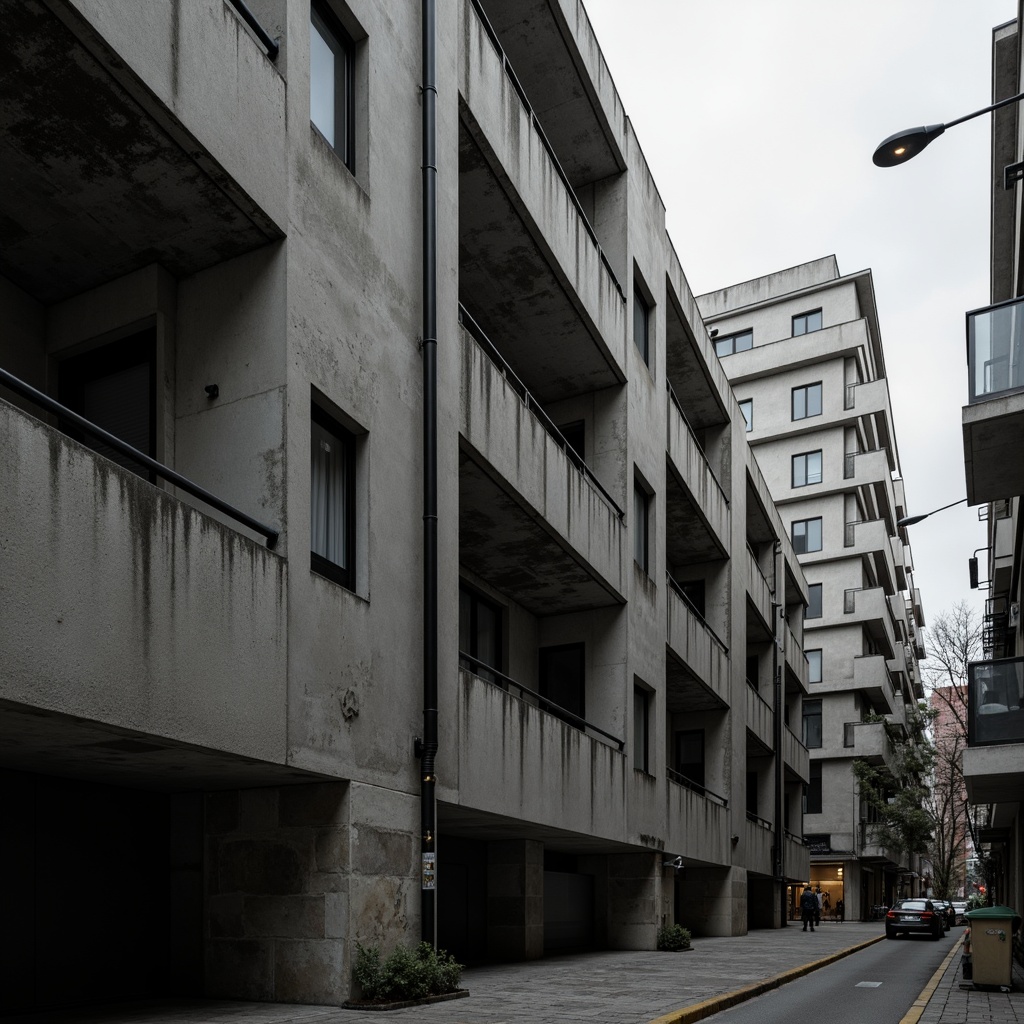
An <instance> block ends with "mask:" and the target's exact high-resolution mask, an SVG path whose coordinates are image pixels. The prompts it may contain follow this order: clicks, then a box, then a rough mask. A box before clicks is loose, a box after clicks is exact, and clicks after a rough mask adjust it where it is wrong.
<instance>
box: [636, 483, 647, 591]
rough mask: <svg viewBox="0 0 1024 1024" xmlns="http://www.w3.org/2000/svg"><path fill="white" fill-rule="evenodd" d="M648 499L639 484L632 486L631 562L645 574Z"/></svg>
mask: <svg viewBox="0 0 1024 1024" xmlns="http://www.w3.org/2000/svg"><path fill="white" fill-rule="evenodd" d="M649 505H650V498H649V497H648V496H647V492H646V491H645V490H644V489H643V487H641V486H640V484H639V483H634V484H633V560H634V561H635V562H636V564H637V565H639V566H640V568H641V569H643V571H644V572H647V568H648V567H647V549H648V543H647V532H648V531H647V513H648V507H649Z"/></svg>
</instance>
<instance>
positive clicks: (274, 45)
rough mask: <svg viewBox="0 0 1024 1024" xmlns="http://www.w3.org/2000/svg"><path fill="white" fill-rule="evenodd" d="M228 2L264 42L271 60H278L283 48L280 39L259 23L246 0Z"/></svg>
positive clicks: (230, 0) (229, 0)
mask: <svg viewBox="0 0 1024 1024" xmlns="http://www.w3.org/2000/svg"><path fill="white" fill-rule="evenodd" d="M228 3H229V4H231V6H232V7H234V9H235V10H236V11H238V14H239V16H240V17H241V19H242V21H244V22H245V23H246V25H248V26H249V28H251V29H252V30H253V32H255V33H256V38H257V39H259V41H260V42H261V43H262V44H263V47H264V49H265V50H266V51H267V56H268V57H269V58H270V59H271V60H277V55H278V53H279V52H280V49H281V45H280V41H279V40H277V39H274V38H272V37H271V35H270V33H269V32H268V31H267V30H266V29H265V28H264V27H263V26H262V25H261V24H260V23H259V20H258V19H257V17H256V15H255V14H253V13H252V11H250V10H249V8H248V7H247V6H246V4H245V2H244V0H228Z"/></svg>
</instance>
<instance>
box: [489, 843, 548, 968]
mask: <svg viewBox="0 0 1024 1024" xmlns="http://www.w3.org/2000/svg"><path fill="white" fill-rule="evenodd" d="M487 954H488V956H489V957H490V958H491V959H494V960H536V959H538V958H539V957H541V956H543V955H544V844H543V843H541V842H538V841H536V840H532V839H510V840H504V841H502V842H495V843H488V844H487Z"/></svg>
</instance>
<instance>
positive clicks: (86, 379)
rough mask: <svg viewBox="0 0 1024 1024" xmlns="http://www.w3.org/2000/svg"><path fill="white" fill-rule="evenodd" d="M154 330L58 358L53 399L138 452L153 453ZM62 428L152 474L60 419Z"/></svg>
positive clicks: (136, 470) (113, 458)
mask: <svg viewBox="0 0 1024 1024" xmlns="http://www.w3.org/2000/svg"><path fill="white" fill-rule="evenodd" d="M155 365H156V332H155V331H154V330H152V329H149V330H145V331H140V332H139V333H138V334H133V335H132V336H131V337H128V338H123V339H122V340H121V341H115V342H112V343H111V344H109V345H104V346H103V347H102V348H95V349H92V351H90V352H84V353H83V354H82V355H79V356H72V357H71V358H70V359H65V360H63V361H62V362H61V363H60V365H59V367H58V398H59V401H60V403H61V404H62V405H66V406H67V407H68V408H69V409H70V410H71V411H72V412H77V413H78V415H79V416H84V417H85V418H86V419H87V420H89V421H91V422H92V423H95V424H96V426H98V427H102V428H103V429H104V430H106V431H107V432H108V433H110V434H113V435H114V436H115V437H117V438H120V440H122V441H124V442H125V443H126V444H130V445H131V446H132V447H133V448H135V449H136V450H137V451H140V452H142V454H143V455H148V456H150V457H151V458H153V457H155V455H156V369H155ZM60 427H61V430H63V431H64V433H66V434H67V435H68V436H69V437H73V438H74V439H75V440H76V441H80V442H81V443H82V444H84V445H85V446H86V447H88V448H91V449H92V450H93V451H94V452H96V453H97V454H99V455H102V456H103V457H104V458H107V459H110V461H111V462H116V463H117V464H118V465H119V466H123V467H124V468H125V469H128V470H131V471H132V472H133V473H138V474H139V476H143V477H145V478H146V479H147V480H150V481H152V480H153V474H151V473H150V472H149V470H147V469H145V468H144V467H143V466H140V465H139V463H137V462H135V461H134V460H133V459H130V458H128V456H126V455H122V454H121V453H120V452H118V451H116V450H115V449H113V448H111V447H110V446H109V445H105V444H104V443H103V442H102V441H100V440H98V439H97V438H95V437H93V436H92V435H91V434H87V433H85V432H84V431H80V430H79V429H78V428H77V427H75V426H74V425H73V424H71V423H66V422H62V423H61V425H60Z"/></svg>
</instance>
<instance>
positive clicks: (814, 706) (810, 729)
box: [804, 700, 821, 750]
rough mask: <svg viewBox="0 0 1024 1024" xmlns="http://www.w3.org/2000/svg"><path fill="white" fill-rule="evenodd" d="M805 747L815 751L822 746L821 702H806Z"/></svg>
mask: <svg viewBox="0 0 1024 1024" xmlns="http://www.w3.org/2000/svg"><path fill="white" fill-rule="evenodd" d="M804 746H805V747H806V748H807V749H808V750H813V749H816V748H818V747H820V746H821V701H820V700H805V701H804Z"/></svg>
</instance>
